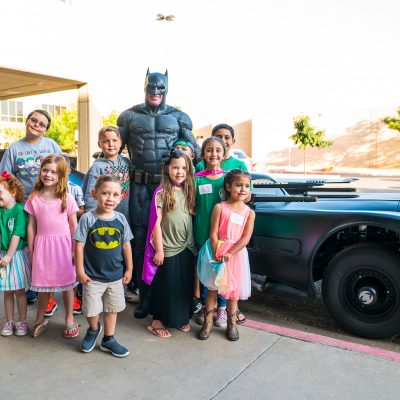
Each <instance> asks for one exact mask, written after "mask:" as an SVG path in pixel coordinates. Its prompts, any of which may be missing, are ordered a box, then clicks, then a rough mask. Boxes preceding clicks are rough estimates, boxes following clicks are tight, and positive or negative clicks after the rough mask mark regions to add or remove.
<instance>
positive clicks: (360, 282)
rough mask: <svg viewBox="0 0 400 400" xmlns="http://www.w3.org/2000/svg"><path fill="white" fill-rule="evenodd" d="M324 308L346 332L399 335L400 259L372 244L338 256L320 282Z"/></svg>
mask: <svg viewBox="0 0 400 400" xmlns="http://www.w3.org/2000/svg"><path fill="white" fill-rule="evenodd" d="M322 295H323V298H324V302H325V305H326V307H327V309H328V311H329V312H330V314H331V315H332V316H333V318H334V319H335V320H336V322H337V323H338V324H339V325H340V326H342V327H343V328H344V329H346V330H347V331H349V332H351V333H354V334H355V335H358V336H362V337H366V338H374V339H381V338H388V337H392V336H395V335H398V334H400V258H399V257H398V256H397V255H396V254H394V253H392V252H390V251H387V250H385V249H383V248H381V247H380V246H378V245H375V244H373V243H363V244H356V245H353V246H350V247H348V248H346V249H345V250H343V251H341V252H340V253H338V254H337V255H336V256H335V257H334V258H333V259H332V260H331V262H330V263H329V265H328V268H327V269H326V271H325V273H324V277H323V281H322Z"/></svg>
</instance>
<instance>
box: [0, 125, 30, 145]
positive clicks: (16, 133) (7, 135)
mask: <svg viewBox="0 0 400 400" xmlns="http://www.w3.org/2000/svg"><path fill="white" fill-rule="evenodd" d="M0 135H2V136H3V138H4V142H3V146H4V148H5V149H8V147H9V146H10V144H11V143H14V142H16V141H17V140H19V139H22V138H23V137H24V136H25V127H24V126H20V127H16V128H11V127H8V126H7V127H5V128H0Z"/></svg>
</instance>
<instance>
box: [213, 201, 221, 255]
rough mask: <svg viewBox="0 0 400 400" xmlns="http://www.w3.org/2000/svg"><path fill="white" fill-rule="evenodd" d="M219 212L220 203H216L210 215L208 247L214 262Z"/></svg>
mask: <svg viewBox="0 0 400 400" xmlns="http://www.w3.org/2000/svg"><path fill="white" fill-rule="evenodd" d="M221 211H222V206H221V204H220V203H218V204H216V205H215V206H214V208H213V210H212V213H211V223H210V246H211V251H212V254H213V259H214V260H216V253H217V244H218V229H219V219H220V217H221Z"/></svg>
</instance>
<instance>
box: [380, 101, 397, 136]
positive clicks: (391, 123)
mask: <svg viewBox="0 0 400 400" xmlns="http://www.w3.org/2000/svg"><path fill="white" fill-rule="evenodd" d="M397 116H398V117H397V118H396V117H384V118H382V122H383V123H384V124H386V125H387V127H388V128H389V129H394V130H395V131H399V132H400V107H399V108H398V109H397Z"/></svg>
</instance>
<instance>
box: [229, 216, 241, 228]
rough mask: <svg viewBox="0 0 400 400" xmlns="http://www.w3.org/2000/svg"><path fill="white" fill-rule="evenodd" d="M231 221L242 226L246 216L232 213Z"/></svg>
mask: <svg viewBox="0 0 400 400" xmlns="http://www.w3.org/2000/svg"><path fill="white" fill-rule="evenodd" d="M231 222H232V223H233V224H236V225H240V226H242V225H243V223H244V217H243V216H242V215H239V214H232V215H231Z"/></svg>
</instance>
